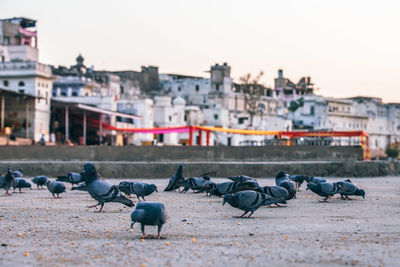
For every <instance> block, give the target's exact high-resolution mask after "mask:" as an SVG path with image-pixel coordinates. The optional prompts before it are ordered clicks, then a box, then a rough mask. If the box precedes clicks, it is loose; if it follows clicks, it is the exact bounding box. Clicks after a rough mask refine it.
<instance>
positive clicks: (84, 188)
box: [71, 182, 87, 192]
mask: <svg viewBox="0 0 400 267" xmlns="http://www.w3.org/2000/svg"><path fill="white" fill-rule="evenodd" d="M75 190H77V191H86V192H87V186H86V183H84V182H83V183H80V184H79V185H78V186H73V187H72V188H71V191H75Z"/></svg>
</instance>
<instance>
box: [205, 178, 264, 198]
mask: <svg viewBox="0 0 400 267" xmlns="http://www.w3.org/2000/svg"><path fill="white" fill-rule="evenodd" d="M258 187H259V185H258V183H257V181H254V180H251V181H247V182H225V183H219V184H215V187H214V188H213V189H211V190H210V196H212V195H215V196H223V195H227V194H231V193H236V192H239V191H244V190H255V189H257V188H258Z"/></svg>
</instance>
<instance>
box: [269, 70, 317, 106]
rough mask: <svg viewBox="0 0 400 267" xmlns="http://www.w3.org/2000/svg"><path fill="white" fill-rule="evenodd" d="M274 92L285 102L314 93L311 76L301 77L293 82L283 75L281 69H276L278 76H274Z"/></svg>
mask: <svg viewBox="0 0 400 267" xmlns="http://www.w3.org/2000/svg"><path fill="white" fill-rule="evenodd" d="M274 90H275V94H276V96H277V97H278V98H279V99H282V100H284V101H285V102H286V103H287V104H289V103H290V102H291V101H296V100H298V99H299V98H301V97H304V96H306V95H312V94H313V93H314V84H313V83H312V82H311V77H302V78H301V79H300V80H299V82H298V83H294V82H292V81H291V80H289V79H288V78H285V77H283V70H281V69H279V70H278V78H275V87H274Z"/></svg>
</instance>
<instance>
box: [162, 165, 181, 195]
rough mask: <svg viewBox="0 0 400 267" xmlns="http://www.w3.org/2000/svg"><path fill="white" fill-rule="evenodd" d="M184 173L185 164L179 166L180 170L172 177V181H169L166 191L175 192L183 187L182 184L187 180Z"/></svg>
mask: <svg viewBox="0 0 400 267" xmlns="http://www.w3.org/2000/svg"><path fill="white" fill-rule="evenodd" d="M182 171H183V164H179V166H178V170H177V171H176V173H175V174H174V175H172V177H171V179H170V180H169V183H168V186H167V187H166V188H165V189H164V191H174V190H176V189H179V187H181V182H183V181H184V180H185V178H184V177H183V175H182Z"/></svg>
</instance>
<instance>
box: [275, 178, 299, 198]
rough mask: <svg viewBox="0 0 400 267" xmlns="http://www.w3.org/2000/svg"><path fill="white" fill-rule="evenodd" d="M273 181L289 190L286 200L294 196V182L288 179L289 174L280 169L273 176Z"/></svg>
mask: <svg viewBox="0 0 400 267" xmlns="http://www.w3.org/2000/svg"><path fill="white" fill-rule="evenodd" d="M275 183H276V185H277V186H281V187H283V188H285V189H286V190H287V191H288V192H289V196H288V197H287V198H286V200H289V199H292V198H296V183H295V182H294V181H292V180H291V179H290V175H288V174H287V173H285V172H283V171H280V172H279V173H278V174H277V175H276V177H275Z"/></svg>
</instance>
